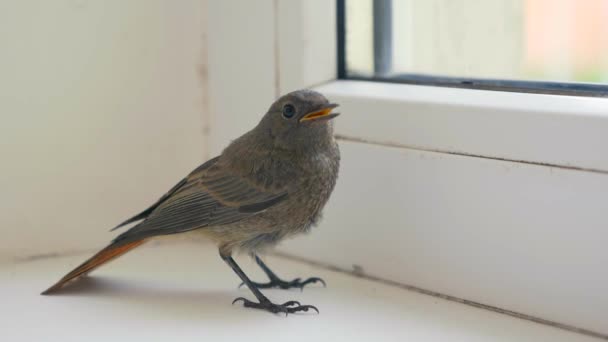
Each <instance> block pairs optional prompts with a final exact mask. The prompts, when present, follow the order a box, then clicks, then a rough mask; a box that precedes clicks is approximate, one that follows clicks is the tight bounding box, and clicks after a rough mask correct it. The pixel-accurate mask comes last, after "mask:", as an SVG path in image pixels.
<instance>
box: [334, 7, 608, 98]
mask: <svg viewBox="0 0 608 342" xmlns="http://www.w3.org/2000/svg"><path fill="white" fill-rule="evenodd" d="M346 1H348V0H336V6H337V11H336V12H337V15H338V17H337V35H338V37H337V42H338V47H337V51H338V54H337V58H338V60H337V65H338V70H337V75H338V76H337V78H338V79H340V80H353V81H372V82H385V83H402V84H410V85H421V86H433V87H453V88H464V89H476V90H494V91H510V92H520V93H535V94H550V95H565V96H589V97H608V84H595V83H583V82H555V81H528V80H512V79H496V78H474V77H448V76H442V75H427V74H416V73H398V74H393V75H387V73H386V70H385V69H387V67H388V66H387V65H386V64H387V63H390V58H391V57H389V56H386V55H387V54H390V53H391V51H392V46H391V45H392V41H391V40H390V39H388V40H386V39H384V40H381V41H379V40H378V39H377V36H378V35H385V34H389V35H390V34H391V31H390V23H391V21H392V19H391V18H387V16H390V11H391V4H392V1H393V0H371V1H372V2H373V11H374V13H373V19H372V20H373V29H374V47H373V48H374V63H375V65H374V75H372V76H365V75H357V74H350V73H349V72H348V60H347V55H346V51H347V49H346V25H347V20H346Z"/></svg>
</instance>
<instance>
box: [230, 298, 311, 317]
mask: <svg viewBox="0 0 608 342" xmlns="http://www.w3.org/2000/svg"><path fill="white" fill-rule="evenodd" d="M240 300H242V301H243V306H244V307H246V308H253V309H260V310H266V311H268V312H272V313H285V316H287V314H290V313H296V312H300V311H304V312H307V311H308V310H315V311H316V312H317V313H319V309H317V308H316V307H314V306H312V305H301V304H300V302H297V301H295V300H290V301H288V302H285V303H283V304H274V303H272V302H271V301H269V300H268V299H266V300H262V301H260V303H256V302H252V301H250V300H249V299H246V298H243V297H239V298H237V299H235V300H233V301H232V304H234V303H236V302H238V301H240Z"/></svg>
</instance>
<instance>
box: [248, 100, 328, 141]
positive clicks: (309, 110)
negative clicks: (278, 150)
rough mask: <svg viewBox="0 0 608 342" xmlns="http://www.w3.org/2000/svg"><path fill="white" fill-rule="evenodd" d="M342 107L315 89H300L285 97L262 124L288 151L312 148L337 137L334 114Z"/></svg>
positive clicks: (268, 113) (274, 104)
mask: <svg viewBox="0 0 608 342" xmlns="http://www.w3.org/2000/svg"><path fill="white" fill-rule="evenodd" d="M337 106H338V105H337V104H335V103H330V102H329V101H328V100H327V99H326V98H325V96H323V95H322V94H321V93H318V92H316V91H313V90H306V89H305V90H297V91H294V92H291V93H289V94H286V95H283V96H281V97H280V98H279V99H278V100H276V101H275V102H274V103H273V104H272V105H271V106H270V108H269V109H268V112H267V113H266V115H264V117H263V118H262V120H261V121H260V124H259V125H258V127H257V129H261V130H263V131H265V132H267V133H269V134H270V135H271V136H272V138H273V139H274V143H275V145H277V146H279V147H283V148H285V149H292V148H298V147H306V146H312V145H314V144H316V143H323V142H325V141H326V140H327V138H331V137H332V136H333V124H332V122H331V120H332V119H333V118H335V117H336V116H338V115H339V113H334V112H332V111H333V109H334V108H336V107H337Z"/></svg>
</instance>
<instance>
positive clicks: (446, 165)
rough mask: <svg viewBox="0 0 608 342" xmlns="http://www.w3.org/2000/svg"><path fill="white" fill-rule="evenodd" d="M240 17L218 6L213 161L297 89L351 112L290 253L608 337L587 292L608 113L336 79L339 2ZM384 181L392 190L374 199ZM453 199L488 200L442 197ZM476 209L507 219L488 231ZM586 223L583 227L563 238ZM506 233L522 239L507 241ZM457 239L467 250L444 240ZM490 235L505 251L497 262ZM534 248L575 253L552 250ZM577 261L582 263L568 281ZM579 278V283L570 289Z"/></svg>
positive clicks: (603, 304) (593, 102)
mask: <svg viewBox="0 0 608 342" xmlns="http://www.w3.org/2000/svg"><path fill="white" fill-rule="evenodd" d="M239 6H240V7H241V11H239V12H236V11H233V10H232V9H233V8H234V4H233V3H232V2H230V1H211V2H209V11H208V14H209V32H208V37H209V38H208V51H209V65H208V71H209V79H208V88H209V112H210V115H209V116H210V127H211V129H210V135H209V145H210V151H211V154H210V155H209V157H212V156H213V155H215V154H216V153H219V152H220V151H221V148H222V147H223V146H226V144H227V143H229V139H231V138H234V137H237V136H239V135H240V134H242V133H243V132H245V131H247V130H248V129H250V128H251V127H253V126H254V125H255V124H256V123H257V121H258V120H259V117H260V115H262V114H263V113H264V112H265V111H266V109H267V107H268V104H269V103H270V102H272V101H273V100H274V99H275V98H276V97H277V96H278V95H280V94H284V93H286V92H288V91H292V90H295V89H298V88H313V89H316V90H318V91H321V92H323V93H324V94H325V95H326V96H328V97H329V98H330V99H331V100H332V101H336V102H339V103H340V105H341V112H342V113H343V114H342V115H341V116H340V117H339V118H338V119H337V120H336V133H337V137H338V138H339V143H340V145H341V148H342V151H343V161H342V165H343V167H342V170H341V175H340V178H339V181H338V185H337V188H336V192H335V193H334V195H333V197H332V200H330V203H329V205H328V208H327V210H326V213H325V220H324V222H323V223H322V224H321V227H319V228H316V229H315V231H314V232H313V234H311V235H309V236H308V237H305V238H298V239H295V240H293V241H289V242H287V243H284V244H282V245H281V246H280V247H279V251H281V253H285V254H290V255H294V256H296V257H299V258H303V259H307V260H311V261H314V262H320V263H323V264H326V265H331V266H334V267H339V268H341V269H346V270H348V269H351V268H352V267H354V268H355V271H356V272H359V273H361V272H362V274H365V275H370V276H373V277H376V278H379V279H386V280H388V281H391V282H396V283H401V284H406V285H414V286H417V287H420V288H424V289H428V290H431V291H435V292H438V293H445V294H448V295H452V296H455V297H458V298H463V301H471V303H473V304H472V305H474V303H482V304H484V305H488V306H491V307H495V308H496V311H499V312H503V313H504V310H505V309H506V310H510V311H512V312H520V313H524V314H527V315H531V316H535V317H541V318H543V319H548V320H551V321H553V322H557V323H559V324H558V325H560V324H561V325H562V327H563V325H566V326H569V327H570V328H571V329H570V330H575V331H578V332H583V333H589V334H591V335H593V334H596V335H597V334H599V335H601V336H605V337H608V331H605V326H604V324H603V323H604V322H603V318H604V317H606V315H608V297H607V295H606V293H605V292H601V291H597V292H593V293H592V294H591V293H590V292H589V285H588V284H589V283H593V284H596V285H597V284H599V285H597V286H600V288H601V287H602V286H603V285H606V286H608V275H605V274H601V272H591V271H589V269H591V268H593V267H598V268H599V267H601V265H602V264H604V265H605V263H608V251H607V250H606V249H605V248H603V247H602V246H601V245H600V244H598V243H596V242H597V241H606V239H608V231H607V230H605V229H603V228H602V227H604V225H605V221H604V220H603V219H602V217H603V216H602V215H603V214H602V212H608V203H605V202H607V201H602V198H604V197H605V196H604V193H607V192H608V188H607V187H608V175H607V172H608V160H607V159H608V158H605V157H604V156H606V155H608V153H607V152H608V100H606V99H602V98H594V97H581V96H563V95H547V94H532V93H519V92H504V91H487V90H476V89H462V88H453V87H437V86H419V85H408V84H394V83H392V84H391V83H381V82H365V81H353V80H350V81H346V80H340V79H339V76H340V73H339V69H340V66H339V65H337V64H338V63H336V61H337V55H338V54H340V48H339V46H338V45H337V43H336V42H337V40H339V39H340V38H339V35H338V36H336V34H335V32H336V28H337V27H339V26H337V25H338V23H339V22H340V16H338V15H336V14H337V12H339V11H340V9H339V6H337V3H336V2H335V1H326V0H297V1H276V0H260V1H256V2H255V3H251V4H250V3H239ZM243 54H246V55H247V63H243V61H242V57H241V56H242V55H243ZM252 65H255V68H252V67H251V66H252ZM481 123H483V125H484V127H482V129H479V127H480V125H481ZM395 170H396V171H395ZM390 177H392V178H390ZM388 178H390V179H388ZM478 178H479V179H478ZM482 180H485V182H482ZM382 182H384V183H386V182H389V184H390V185H387V184H385V185H386V186H385V187H384V189H385V190H387V191H380V190H382V189H378V188H377V187H375V186H374V184H384V183H382ZM420 184H425V185H428V186H429V189H430V190H429V191H430V192H427V191H426V190H425V189H424V188H418V186H419V185H420ZM463 184H464V185H467V184H468V185H469V186H470V189H468V190H467V188H466V187H464V188H463ZM362 189H363V190H364V191H363V190H362ZM454 189H457V190H458V191H465V192H466V191H471V192H475V193H477V194H486V195H487V198H486V197H483V196H481V197H474V196H472V197H471V198H470V199H469V201H459V200H456V199H454V197H450V196H451V195H450V193H449V192H448V193H442V191H452V190H454ZM362 191H363V192H362ZM581 191H584V192H583V193H581ZM467 196H468V195H467ZM556 196H557V197H556ZM467 198H468V197H467ZM448 199H451V200H448ZM382 203H385V204H387V206H390V207H391V208H392V209H391V210H390V212H389V210H388V209H387V208H386V207H383V206H382V205H381V204H382ZM411 205H424V208H422V209H420V210H413V211H412V210H411V208H412V207H411ZM472 208H485V209H488V210H490V211H492V210H493V211H492V212H491V213H490V214H501V215H503V214H504V215H506V216H504V217H506V218H508V219H506V220H499V221H497V222H492V224H491V225H490V226H488V225H486V224H484V223H483V222H481V221H480V220H479V217H480V215H481V216H483V215H485V214H484V213H483V212H479V211H477V210H475V209H472ZM501 210H503V211H501ZM504 210H508V212H505V211H504ZM509 212H512V214H511V215H512V216H509ZM400 213H407V216H406V217H402V216H400V215H399V214H400ZM448 213H452V215H453V216H450V215H447V214H448ZM585 215H586V216H585ZM578 217H581V219H580V220H579V223H580V222H581V221H582V222H584V224H580V225H577V226H576V227H574V226H573V227H572V228H571V229H570V228H569V227H566V226H565V222H574V221H576V219H577V218H578ZM518 225H522V226H523V227H524V228H530V231H529V232H526V231H525V230H523V231H522V230H521V227H520V226H518ZM512 227H513V228H519V229H513V232H514V233H513V234H509V232H510V229H511V228H512ZM455 230H456V231H459V230H463V233H464V232H468V233H469V234H471V235H470V236H472V238H468V239H464V240H458V241H457V243H451V242H450V241H449V240H446V239H445V238H444V237H445V236H451V235H450V234H453V233H454V231H455ZM515 232H517V233H515ZM494 236H500V239H501V240H500V244H498V245H493V249H489V248H488V243H489V241H490V240H492V239H494ZM531 236H535V238H531ZM536 236H546V237H547V239H546V240H545V241H551V242H552V243H557V244H559V243H563V241H568V242H569V243H571V244H573V245H576V246H577V247H576V249H573V250H569V251H561V250H558V249H553V248H551V246H547V245H546V242H543V241H542V239H541V238H536ZM433 237H435V238H433ZM455 238H456V239H458V235H455ZM586 241H588V243H586ZM492 243H496V241H493V242H492ZM581 246H584V247H581ZM474 250H477V251H486V253H490V254H488V255H486V257H485V258H483V259H487V263H484V260H479V259H480V258H476V257H474V256H472V255H470V254H469V253H468V252H467V251H474ZM538 251H543V253H544V254H543V255H539V254H538ZM573 258H574V259H576V260H578V261H581V260H585V261H586V260H588V261H589V262H588V263H587V264H586V265H583V264H580V265H579V269H568V272H561V269H560V268H559V267H558V266H559V265H561V264H564V265H570V264H571V260H574V259H573ZM471 265H474V266H471ZM495 265H500V269H499V272H497V269H496V267H495ZM592 266H593V267H592ZM471 267H473V268H474V271H475V273H473V274H469V273H467V270H470V268H471ZM503 271H504V272H512V273H513V276H512V277H504V276H501V272H503ZM577 272H583V273H582V274H583V275H584V276H585V277H586V278H585V281H581V279H580V278H577V277H572V276H571V274H573V273H575V274H579V273H577ZM543 275H544V276H545V278H543ZM549 276H550V277H551V278H550V279H551V280H553V281H552V282H551V284H549V285H547V284H546V283H544V281H545V280H546V279H548V277H549ZM546 286H549V287H546ZM581 293H585V294H586V296H583V297H577V296H578V295H580V294H581ZM555 298H559V299H560V300H555ZM484 307H485V306H484ZM581 307H582V308H581Z"/></svg>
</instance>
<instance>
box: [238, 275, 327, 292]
mask: <svg viewBox="0 0 608 342" xmlns="http://www.w3.org/2000/svg"><path fill="white" fill-rule="evenodd" d="M251 283H252V284H253V286H255V287H256V288H258V289H270V288H279V289H283V290H287V289H293V288H298V289H300V290H302V291H303V290H304V287H305V286H306V285H308V284H315V283H321V284H323V287H327V284H326V283H325V280H323V279H321V278H319V277H311V278H308V279H306V280H304V281H302V280H301V279H300V278H296V279H294V280H292V281H284V280H281V279H272V280H270V281H269V282H267V283H256V282H251ZM243 285H245V283H241V284H240V285H239V288H241V286H243Z"/></svg>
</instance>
